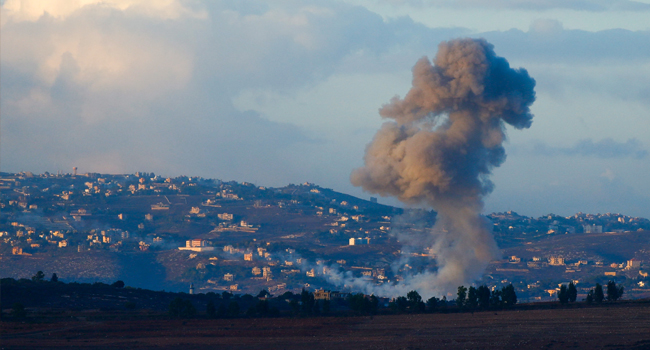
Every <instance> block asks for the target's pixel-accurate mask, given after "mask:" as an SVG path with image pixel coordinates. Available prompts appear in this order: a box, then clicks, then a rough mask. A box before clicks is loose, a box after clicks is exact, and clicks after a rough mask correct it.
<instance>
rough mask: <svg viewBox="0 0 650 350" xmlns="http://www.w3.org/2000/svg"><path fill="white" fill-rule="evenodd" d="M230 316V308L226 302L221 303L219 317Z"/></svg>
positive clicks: (218, 310)
mask: <svg viewBox="0 0 650 350" xmlns="http://www.w3.org/2000/svg"><path fill="white" fill-rule="evenodd" d="M227 316H228V309H226V305H224V303H219V307H218V308H217V317H219V318H223V317H227Z"/></svg>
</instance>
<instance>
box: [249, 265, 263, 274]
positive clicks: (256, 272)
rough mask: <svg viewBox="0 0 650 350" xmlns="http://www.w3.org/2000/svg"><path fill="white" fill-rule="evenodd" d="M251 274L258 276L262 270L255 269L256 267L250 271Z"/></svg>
mask: <svg viewBox="0 0 650 350" xmlns="http://www.w3.org/2000/svg"><path fill="white" fill-rule="evenodd" d="M251 272H252V273H253V275H255V276H259V275H261V274H262V270H261V269H260V268H259V267H257V266H255V267H253V270H252V271H251Z"/></svg>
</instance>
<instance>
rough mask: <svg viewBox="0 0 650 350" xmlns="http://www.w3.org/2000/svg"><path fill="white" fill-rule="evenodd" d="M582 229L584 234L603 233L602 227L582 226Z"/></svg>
mask: <svg viewBox="0 0 650 350" xmlns="http://www.w3.org/2000/svg"><path fill="white" fill-rule="evenodd" d="M582 228H583V229H584V231H585V233H603V226H602V225H596V224H594V225H583V226H582Z"/></svg>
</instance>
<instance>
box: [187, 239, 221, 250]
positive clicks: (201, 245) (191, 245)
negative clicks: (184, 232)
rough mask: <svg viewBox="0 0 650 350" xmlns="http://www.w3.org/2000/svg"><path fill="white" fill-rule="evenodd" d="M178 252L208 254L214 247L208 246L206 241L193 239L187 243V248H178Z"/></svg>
mask: <svg viewBox="0 0 650 350" xmlns="http://www.w3.org/2000/svg"><path fill="white" fill-rule="evenodd" d="M178 250H191V251H194V252H208V251H212V250H214V247H210V246H208V241H206V240H205V239H191V240H189V241H185V247H178Z"/></svg>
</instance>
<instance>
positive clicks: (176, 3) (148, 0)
mask: <svg viewBox="0 0 650 350" xmlns="http://www.w3.org/2000/svg"><path fill="white" fill-rule="evenodd" d="M186 3H187V1H180V0H6V1H5V2H4V5H3V6H2V10H3V23H4V21H12V22H22V21H32V22H34V21H37V20H39V19H40V18H41V17H43V16H50V17H53V18H56V19H59V20H65V19H66V18H68V17H70V16H72V15H74V14H75V13H76V12H78V11H80V10H84V9H89V8H92V7H96V8H102V9H114V10H119V11H123V12H127V11H128V12H133V13H134V14H136V15H139V16H145V17H152V18H158V19H178V18H179V17H184V16H189V17H196V18H205V16H206V14H205V12H203V11H196V10H193V9H192V8H190V7H188V6H186Z"/></svg>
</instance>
